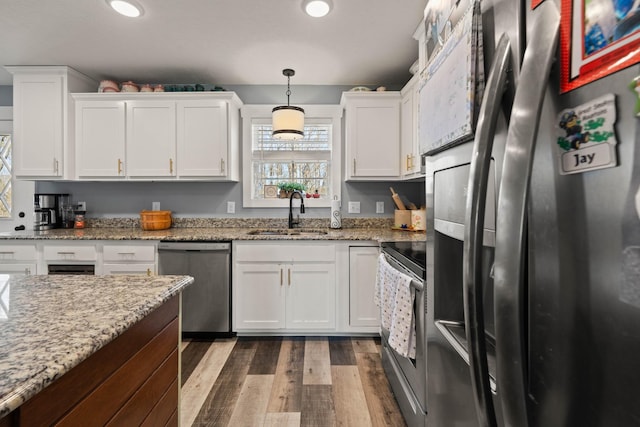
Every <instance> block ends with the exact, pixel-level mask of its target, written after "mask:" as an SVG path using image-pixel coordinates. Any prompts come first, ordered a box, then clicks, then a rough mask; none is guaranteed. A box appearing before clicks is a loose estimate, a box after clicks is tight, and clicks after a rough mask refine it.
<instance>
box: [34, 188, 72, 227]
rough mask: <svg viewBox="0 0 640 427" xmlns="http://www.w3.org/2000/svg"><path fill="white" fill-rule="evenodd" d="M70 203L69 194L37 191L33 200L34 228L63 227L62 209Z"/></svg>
mask: <svg viewBox="0 0 640 427" xmlns="http://www.w3.org/2000/svg"><path fill="white" fill-rule="evenodd" d="M68 203H69V195H68V194H52V193H36V194H35V195H34V201H33V208H34V209H33V229H34V230H36V231H42V230H51V229H52V228H59V227H62V209H63V208H64V206H65V205H67V204H68Z"/></svg>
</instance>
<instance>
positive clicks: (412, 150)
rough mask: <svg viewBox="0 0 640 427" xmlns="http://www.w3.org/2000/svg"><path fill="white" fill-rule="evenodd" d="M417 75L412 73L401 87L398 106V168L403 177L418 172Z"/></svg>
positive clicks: (417, 173)
mask: <svg viewBox="0 0 640 427" xmlns="http://www.w3.org/2000/svg"><path fill="white" fill-rule="evenodd" d="M417 82H418V76H417V75H414V76H413V77H412V78H411V80H409V83H407V84H406V85H405V87H404V88H403V89H402V92H401V93H402V104H401V108H400V119H401V122H400V139H401V157H400V168H401V169H402V172H401V173H402V176H403V178H410V177H415V176H416V175H419V174H420V154H419V153H420V147H419V141H418V99H419V96H418V84H417Z"/></svg>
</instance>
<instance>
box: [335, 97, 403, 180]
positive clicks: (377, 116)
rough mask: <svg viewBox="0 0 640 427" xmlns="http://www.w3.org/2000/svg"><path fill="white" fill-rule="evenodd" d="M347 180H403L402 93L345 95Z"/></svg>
mask: <svg viewBox="0 0 640 427" xmlns="http://www.w3.org/2000/svg"><path fill="white" fill-rule="evenodd" d="M342 98H343V101H342V102H343V104H344V105H345V107H346V112H345V128H346V130H345V135H346V145H345V152H346V157H347V159H346V178H347V179H354V180H379V179H380V178H385V179H393V178H399V177H400V99H401V98H400V93H399V92H385V93H348V92H347V93H344V94H343V97H342Z"/></svg>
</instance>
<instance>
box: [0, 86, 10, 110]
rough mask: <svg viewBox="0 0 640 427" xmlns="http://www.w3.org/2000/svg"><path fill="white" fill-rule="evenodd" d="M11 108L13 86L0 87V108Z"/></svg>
mask: <svg viewBox="0 0 640 427" xmlns="http://www.w3.org/2000/svg"><path fill="white" fill-rule="evenodd" d="M11 106H13V86H0V107H11Z"/></svg>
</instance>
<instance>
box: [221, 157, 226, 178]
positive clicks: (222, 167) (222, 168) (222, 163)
mask: <svg viewBox="0 0 640 427" xmlns="http://www.w3.org/2000/svg"><path fill="white" fill-rule="evenodd" d="M220 172H221V173H222V174H223V175H224V174H225V172H224V159H220Z"/></svg>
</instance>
